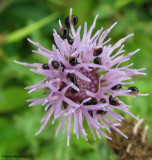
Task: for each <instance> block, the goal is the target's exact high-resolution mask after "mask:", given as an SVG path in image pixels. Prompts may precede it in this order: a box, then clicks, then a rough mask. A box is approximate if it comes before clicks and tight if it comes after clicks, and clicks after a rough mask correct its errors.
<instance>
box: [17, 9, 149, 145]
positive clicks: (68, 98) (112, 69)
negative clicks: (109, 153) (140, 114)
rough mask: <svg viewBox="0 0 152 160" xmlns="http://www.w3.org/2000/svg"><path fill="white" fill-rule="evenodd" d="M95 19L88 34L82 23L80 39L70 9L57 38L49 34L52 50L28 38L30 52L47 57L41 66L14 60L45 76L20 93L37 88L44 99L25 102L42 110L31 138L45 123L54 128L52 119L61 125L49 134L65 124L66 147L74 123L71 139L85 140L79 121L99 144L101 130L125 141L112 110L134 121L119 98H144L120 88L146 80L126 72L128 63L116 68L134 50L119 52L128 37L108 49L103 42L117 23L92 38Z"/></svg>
mask: <svg viewBox="0 0 152 160" xmlns="http://www.w3.org/2000/svg"><path fill="white" fill-rule="evenodd" d="M97 17H98V15H97V16H96V17H95V19H94V21H93V24H92V25H91V27H90V28H89V29H87V22H85V24H84V33H83V36H82V38H81V36H80V35H81V26H78V28H77V29H76V26H77V24H78V17H77V16H76V15H74V14H72V9H70V15H69V17H67V18H66V19H65V21H64V24H63V25H62V23H61V21H60V20H59V28H60V32H61V33H59V34H58V33H57V31H56V30H55V29H54V33H53V36H54V41H55V45H52V51H50V50H48V49H46V48H44V47H43V46H41V45H40V44H39V43H38V42H33V41H32V40H30V39H28V40H29V42H31V43H32V44H33V45H35V46H37V48H38V50H36V51H35V50H34V51H33V52H36V53H38V54H40V55H42V56H44V57H45V58H47V61H46V63H45V64H39V63H33V64H29V63H21V62H18V61H14V62H16V63H18V64H21V65H24V66H27V67H32V69H31V71H32V72H34V73H37V74H41V75H43V76H45V78H44V79H42V80H41V81H40V82H39V83H37V84H34V85H32V86H29V87H26V89H30V91H29V93H31V92H33V91H37V90H39V89H44V90H45V91H47V92H45V96H46V97H44V96H43V98H34V99H30V100H28V102H31V104H30V105H29V106H34V105H38V104H42V105H43V106H45V108H44V110H45V111H46V114H45V116H44V117H43V118H42V120H41V122H43V124H42V126H41V128H40V130H39V131H38V132H37V133H36V135H37V134H39V133H40V132H41V131H42V130H43V129H44V128H45V126H46V124H47V123H48V121H49V120H50V121H51V120H52V124H54V123H55V120H56V119H58V118H60V119H61V122H60V123H59V126H58V128H57V130H56V134H55V135H56V136H57V135H58V133H59V131H60V129H61V128H63V130H64V128H65V122H66V121H68V124H67V145H68V146H69V141H70V134H71V122H72V121H73V123H74V129H73V133H74V134H76V137H77V139H79V136H80V135H81V137H83V138H85V139H86V140H87V133H86V131H85V128H84V126H85V125H84V123H85V122H87V123H88V126H89V128H90V131H91V133H92V135H93V137H94V139H96V138H95V133H94V131H95V132H96V133H97V136H98V137H99V139H100V138H101V135H102V136H104V137H106V138H108V139H111V138H110V137H109V136H107V135H106V133H105V132H104V130H107V131H108V132H110V129H111V128H112V129H114V130H115V131H117V132H118V133H120V134H121V135H122V136H124V137H125V138H127V136H126V135H124V134H123V133H122V132H121V131H120V129H118V128H117V126H119V125H120V124H119V122H121V121H122V120H123V119H124V118H123V116H122V115H121V114H118V113H117V112H116V110H115V109H118V110H121V111H122V112H125V113H126V114H128V115H130V116H132V117H134V118H136V119H137V120H138V118H137V117H136V116H135V115H134V114H133V113H131V112H130V111H129V108H130V106H128V105H126V104H125V103H123V102H122V101H121V100H120V98H119V97H120V96H131V97H136V96H146V95H147V94H141V93H140V92H139V89H138V88H137V87H134V86H130V87H126V85H127V86H128V85H130V84H133V81H132V80H131V77H132V76H134V75H138V74H141V75H146V74H145V73H143V72H141V71H142V70H144V69H143V68H142V69H131V68H130V67H131V66H132V65H133V64H130V65H128V66H124V67H120V66H121V65H122V63H123V62H125V61H128V60H129V59H130V57H131V56H133V55H134V54H135V53H136V52H138V51H139V49H137V50H136V51H134V52H131V53H128V54H127V53H126V55H125V54H123V55H122V53H124V51H125V49H124V42H125V41H126V40H127V38H129V37H131V36H133V34H130V35H128V36H126V37H124V38H122V39H120V40H119V41H118V42H116V43H115V44H114V45H111V44H108V43H109V41H110V40H111V38H109V39H108V40H106V37H107V36H108V34H109V33H110V32H111V30H112V29H113V27H114V26H115V25H116V24H117V22H115V23H114V24H113V25H112V26H111V27H110V28H108V29H107V30H105V31H103V28H101V29H100V30H98V31H97V32H96V33H95V34H94V35H92V32H93V29H94V28H95V26H96V20H97ZM115 50H116V52H115ZM72 117H73V118H72ZM109 117H110V118H109ZM79 134H80V135H79Z"/></svg>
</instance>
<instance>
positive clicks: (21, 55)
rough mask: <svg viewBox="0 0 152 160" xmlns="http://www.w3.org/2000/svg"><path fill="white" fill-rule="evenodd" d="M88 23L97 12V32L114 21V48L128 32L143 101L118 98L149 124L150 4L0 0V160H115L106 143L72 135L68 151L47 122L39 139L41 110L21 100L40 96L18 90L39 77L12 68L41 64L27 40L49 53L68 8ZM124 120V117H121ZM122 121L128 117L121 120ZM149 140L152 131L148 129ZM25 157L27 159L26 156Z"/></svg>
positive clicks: (106, 0) (151, 105)
mask: <svg viewBox="0 0 152 160" xmlns="http://www.w3.org/2000/svg"><path fill="white" fill-rule="evenodd" d="M71 7H72V8H73V13H74V14H75V15H77V16H78V17H79V24H80V25H84V21H87V22H88V26H90V25H91V23H92V22H93V19H94V17H95V15H96V14H99V19H98V22H97V27H96V30H97V29H99V28H101V27H102V26H103V27H104V28H108V27H110V26H111V25H112V24H113V23H114V22H115V21H118V22H119V23H118V24H117V26H116V27H115V28H114V29H113V31H112V32H111V34H110V37H112V41H111V43H112V44H114V43H115V42H116V41H117V40H119V39H120V38H121V37H124V36H126V35H128V34H130V33H132V32H133V33H135V36H134V37H132V38H130V39H128V40H127V42H126V47H125V49H126V53H127V52H129V51H134V50H135V49H137V48H140V49H141V51H140V52H139V53H137V54H136V55H134V56H133V57H132V59H131V62H134V68H143V67H146V68H147V69H146V73H147V74H148V76H136V77H134V81H135V86H137V87H138V88H139V90H140V91H141V92H142V93H149V94H150V95H149V96H147V97H138V98H123V100H124V101H125V102H126V103H127V104H129V105H131V106H132V108H131V111H132V112H133V113H134V114H135V115H139V116H140V117H141V118H142V117H144V118H145V120H146V123H147V124H148V125H150V126H152V95H151V91H152V84H151V81H152V76H151V73H152V65H151V61H152V2H151V0H96V1H94V0H0V77H1V78H0V156H1V155H22V156H23V155H25V156H30V157H33V159H36V160H43V159H45V160H61V159H64V160H77V159H80V160H101V159H102V160H109V159H110V157H115V155H114V154H113V153H112V151H111V150H110V149H109V147H108V145H107V143H106V140H105V139H104V138H103V139H102V140H99V139H97V141H95V142H94V140H93V137H92V136H91V134H90V132H89V131H87V132H88V134H89V141H88V142H86V141H85V140H84V139H81V138H80V140H77V139H76V136H75V135H72V134H71V135H72V136H71V140H70V147H67V146H66V134H62V133H60V134H59V136H58V138H55V136H54V135H55V129H56V127H57V124H58V122H56V123H55V124H54V125H53V126H52V125H51V123H48V125H47V127H46V128H45V130H43V131H42V132H41V134H39V135H38V136H35V133H36V132H37V131H38V130H39V127H40V120H41V118H42V117H43V115H44V114H45V111H44V108H43V107H42V106H36V107H32V108H28V103H26V99H28V98H33V97H37V96H38V95H40V94H42V92H41V93H33V94H31V95H28V94H27V91H26V90H24V89H23V88H24V87H26V86H28V85H31V84H34V83H36V82H38V81H39V80H40V79H42V76H40V75H36V74H34V73H31V72H30V71H29V69H28V68H27V67H24V66H20V65H17V64H15V63H14V62H13V60H14V59H16V60H18V61H22V62H44V63H45V62H46V59H43V58H42V57H40V56H39V55H37V54H34V53H32V51H31V50H32V49H34V46H32V45H31V44H30V43H29V42H27V39H26V38H27V37H30V38H31V39H32V40H33V41H38V42H40V43H41V44H42V45H44V46H45V47H47V48H49V49H51V46H52V44H53V43H54V40H53V37H52V33H53V28H55V29H57V30H58V31H59V27H58V19H59V18H60V19H61V20H62V22H63V21H64V19H65V18H66V17H67V16H68V15H69V9H70V8H71ZM125 116H126V115H125ZM126 117H127V118H130V117H128V116H126ZM149 140H150V141H152V127H150V130H149ZM29 159H30V158H29Z"/></svg>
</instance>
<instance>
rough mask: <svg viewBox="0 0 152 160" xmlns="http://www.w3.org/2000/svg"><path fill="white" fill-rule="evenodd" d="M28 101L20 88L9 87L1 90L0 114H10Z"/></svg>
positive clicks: (24, 92)
mask: <svg viewBox="0 0 152 160" xmlns="http://www.w3.org/2000/svg"><path fill="white" fill-rule="evenodd" d="M26 99H28V96H27V93H26V91H25V90H24V89H23V88H22V87H17V86H14V87H10V88H6V89H5V90H1V94H0V106H1V107H0V112H2V113H4V112H10V111H13V110H15V109H17V108H20V107H21V106H22V105H24V104H25V101H26Z"/></svg>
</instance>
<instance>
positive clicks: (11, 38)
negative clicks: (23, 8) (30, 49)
mask: <svg viewBox="0 0 152 160" xmlns="http://www.w3.org/2000/svg"><path fill="white" fill-rule="evenodd" d="M57 17H58V14H57V13H53V14H51V15H49V16H47V17H45V18H43V19H41V20H39V21H37V22H35V23H33V24H30V25H28V26H26V27H23V28H21V29H19V30H17V31H14V32H13V33H10V34H8V35H7V36H6V37H5V39H4V43H12V42H16V41H19V40H21V39H23V38H25V37H26V36H28V35H29V34H30V33H32V32H34V31H36V30H38V29H40V28H41V27H43V26H45V25H46V24H48V23H50V22H52V21H53V20H55V19H56V18H57Z"/></svg>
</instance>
